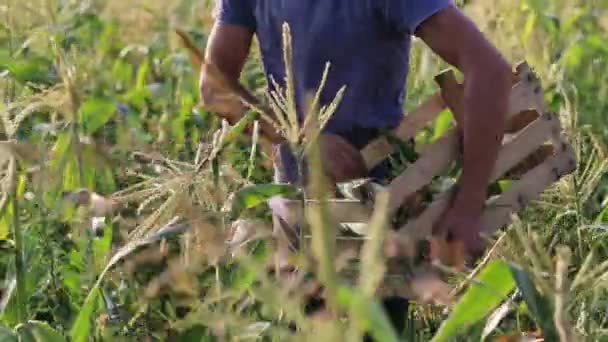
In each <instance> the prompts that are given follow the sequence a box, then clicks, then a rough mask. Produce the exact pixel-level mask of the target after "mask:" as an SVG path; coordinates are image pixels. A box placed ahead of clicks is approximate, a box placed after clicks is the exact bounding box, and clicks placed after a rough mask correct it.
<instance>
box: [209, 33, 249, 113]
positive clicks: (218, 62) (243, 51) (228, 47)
mask: <svg viewBox="0 0 608 342" xmlns="http://www.w3.org/2000/svg"><path fill="white" fill-rule="evenodd" d="M252 38H253V33H252V32H251V31H249V30H247V29H245V28H242V27H239V26H236V25H226V24H222V23H218V22H216V23H215V24H214V25H213V28H212V29H211V34H210V35H209V40H208V42H207V48H206V49H205V61H206V62H207V63H205V64H203V65H202V69H201V79H200V93H201V99H202V100H203V102H204V103H205V105H206V106H208V107H209V108H211V109H217V111H219V113H217V114H219V115H221V116H222V117H225V118H226V119H227V120H228V121H229V122H230V123H231V124H234V123H235V122H236V121H238V119H240V117H241V116H242V114H243V111H244V107H243V106H242V105H241V104H240V102H239V101H235V100H233V101H230V103H226V101H227V93H226V91H227V89H222V87H221V85H220V84H219V83H218V80H217V79H214V77H213V76H212V75H213V72H212V70H210V67H211V66H213V67H216V68H217V69H218V70H219V71H220V72H221V73H222V74H223V76H224V77H226V78H227V80H228V81H230V82H238V81H239V76H240V74H241V71H242V69H243V65H244V64H245V61H246V60H247V56H248V54H249V49H250V48H251V41H252Z"/></svg>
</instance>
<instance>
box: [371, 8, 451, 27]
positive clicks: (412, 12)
mask: <svg viewBox="0 0 608 342" xmlns="http://www.w3.org/2000/svg"><path fill="white" fill-rule="evenodd" d="M372 1H374V3H375V5H376V6H377V9H378V10H380V13H381V14H382V16H383V18H384V19H385V20H386V22H387V23H388V24H389V25H391V26H392V27H393V28H394V29H396V30H398V31H400V32H403V33H407V34H414V33H415V32H416V30H417V29H418V27H419V26H420V25H421V24H422V23H423V22H424V21H425V20H427V19H428V18H430V17H431V16H433V15H435V14H437V13H438V12H440V11H442V10H444V9H446V8H449V7H451V6H452V5H454V2H453V0H372Z"/></svg>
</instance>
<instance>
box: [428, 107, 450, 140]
mask: <svg viewBox="0 0 608 342" xmlns="http://www.w3.org/2000/svg"><path fill="white" fill-rule="evenodd" d="M452 121H453V120H452V113H451V112H450V111H449V110H444V111H443V112H441V113H440V114H439V116H437V119H435V123H434V124H433V137H432V138H431V142H433V141H435V140H437V139H439V138H440V137H441V136H443V135H444V134H445V132H447V130H448V129H450V128H451V127H452Z"/></svg>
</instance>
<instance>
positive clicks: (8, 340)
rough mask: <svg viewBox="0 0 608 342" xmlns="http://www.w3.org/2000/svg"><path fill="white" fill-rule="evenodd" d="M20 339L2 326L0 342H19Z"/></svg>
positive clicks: (0, 326)
mask: <svg viewBox="0 0 608 342" xmlns="http://www.w3.org/2000/svg"><path fill="white" fill-rule="evenodd" d="M18 341H19V339H18V337H17V335H15V333H14V332H13V331H12V330H11V329H9V328H8V327H6V326H4V325H0V342H18Z"/></svg>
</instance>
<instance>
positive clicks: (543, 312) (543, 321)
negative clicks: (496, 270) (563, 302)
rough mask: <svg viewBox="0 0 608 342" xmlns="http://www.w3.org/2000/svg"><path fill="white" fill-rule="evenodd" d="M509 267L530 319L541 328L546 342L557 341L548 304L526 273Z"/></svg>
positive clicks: (551, 312)
mask: <svg viewBox="0 0 608 342" xmlns="http://www.w3.org/2000/svg"><path fill="white" fill-rule="evenodd" d="M510 267H511V272H512V273H513V277H514V278H515V282H516V283H517V287H518V288H519V290H520V291H521V293H522V295H523V297H524V300H525V301H526V304H527V306H528V310H530V313H531V314H532V318H533V319H534V320H535V321H536V323H538V325H539V326H540V327H541V328H542V330H543V335H544V337H545V339H546V341H557V340H558V339H559V337H558V334H557V329H556V327H555V322H554V321H553V309H552V308H551V305H550V303H549V302H548V301H547V299H546V298H544V297H543V296H542V295H541V294H540V293H539V292H538V290H537V289H536V286H535V285H534V281H533V280H532V278H531V277H530V274H529V273H528V272H526V271H524V270H523V269H521V268H520V267H519V266H516V265H510Z"/></svg>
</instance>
